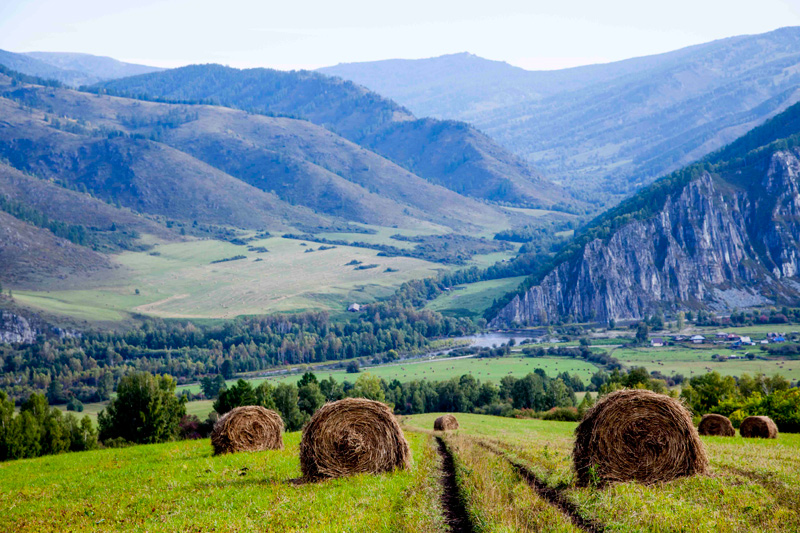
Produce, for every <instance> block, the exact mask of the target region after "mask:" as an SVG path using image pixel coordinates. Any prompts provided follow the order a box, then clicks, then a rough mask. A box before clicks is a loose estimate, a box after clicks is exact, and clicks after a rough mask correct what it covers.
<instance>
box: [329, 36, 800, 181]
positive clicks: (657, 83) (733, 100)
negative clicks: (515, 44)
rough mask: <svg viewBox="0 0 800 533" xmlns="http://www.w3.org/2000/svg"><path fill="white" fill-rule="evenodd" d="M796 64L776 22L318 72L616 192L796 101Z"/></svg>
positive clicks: (554, 172)
mask: <svg viewBox="0 0 800 533" xmlns="http://www.w3.org/2000/svg"><path fill="white" fill-rule="evenodd" d="M798 65H800V29H798V28H783V29H780V30H776V31H773V32H770V33H767V34H763V35H745V36H738V37H732V38H729V39H723V40H719V41H714V42H711V43H705V44H701V45H697V46H692V47H688V48H685V49H681V50H677V51H674V52H669V53H665V54H660V55H655V56H648V57H642V58H634V59H629V60H625V61H620V62H616V63H610V64H604V65H591V66H587V67H578V68H573V69H566V70H560V71H539V72H526V71H522V70H521V69H517V68H516V67H512V66H510V65H506V64H503V63H499V62H490V61H486V60H483V59H480V58H476V57H475V56H471V55H469V54H457V55H454V56H444V57H441V58H433V59H428V60H417V61H410V62H399V61H396V60H393V61H387V62H376V63H367V64H361V65H359V64H349V65H338V66H336V67H329V68H325V69H322V71H323V72H325V73H328V74H333V75H340V76H343V77H345V78H347V79H352V80H353V81H355V82H356V83H360V84H363V85H365V86H366V87H369V88H370V89H372V90H375V91H377V92H380V93H381V94H385V95H387V96H389V97H391V98H394V99H396V100H397V101H398V102H399V103H401V104H403V105H407V106H408V107H410V108H411V109H412V111H414V112H418V113H425V114H430V115H432V116H437V117H443V118H453V119H458V120H465V121H467V122H469V123H471V124H475V125H476V126H477V127H479V128H480V129H481V130H483V131H485V132H486V133H488V134H489V135H490V136H492V137H493V138H494V139H496V140H498V141H499V142H500V143H501V144H503V145H504V146H506V147H508V148H510V149H511V150H513V151H514V152H515V153H517V154H519V155H521V156H523V157H525V158H526V159H528V160H529V161H531V162H532V163H534V164H535V165H536V166H537V167H538V168H540V169H541V170H542V171H543V172H544V173H545V175H546V176H550V177H552V178H553V179H556V180H557V181H558V182H559V183H563V184H565V185H568V186H569V187H570V188H572V189H574V190H579V191H580V190H587V189H588V190H589V191H592V192H601V193H605V192H606V191H608V190H610V191H611V192H612V193H613V194H616V195H619V194H626V193H628V192H630V191H632V190H635V189H636V188H637V187H639V186H641V185H644V184H647V183H649V182H651V181H653V180H654V179H655V178H657V177H658V176H659V175H662V174H664V173H665V172H669V171H671V170H674V169H676V168H680V167H682V166H684V165H686V164H689V163H691V162H692V161H693V160H696V159H698V158H700V157H702V156H704V155H706V154H708V153H710V152H713V151H714V150H716V149H718V148H720V147H722V146H723V145H725V144H726V143H728V142H731V141H732V140H734V139H735V138H737V137H738V136H740V135H742V134H743V133H745V132H746V131H747V130H748V129H750V128H752V127H754V126H756V125H758V124H759V123H761V122H763V121H764V120H765V119H767V118H769V117H771V116H774V115H775V114H777V113H779V112H781V111H782V110H784V109H786V108H787V107H788V106H790V105H792V104H793V103H795V102H797V101H798V100H800V92H798V91H797V90H796V89H797V87H798V85H800V69H798ZM437 72H438V75H437ZM487 80H488V81H487Z"/></svg>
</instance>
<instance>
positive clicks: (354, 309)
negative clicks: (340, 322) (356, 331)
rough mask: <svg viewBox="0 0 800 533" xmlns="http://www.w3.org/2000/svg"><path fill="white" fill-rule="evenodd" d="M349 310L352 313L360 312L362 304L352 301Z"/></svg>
mask: <svg viewBox="0 0 800 533" xmlns="http://www.w3.org/2000/svg"><path fill="white" fill-rule="evenodd" d="M347 310H348V311H349V312H351V313H358V312H359V311H361V306H360V305H358V304H356V303H352V304H350V307H348V308H347Z"/></svg>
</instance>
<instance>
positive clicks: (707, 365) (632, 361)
mask: <svg viewBox="0 0 800 533" xmlns="http://www.w3.org/2000/svg"><path fill="white" fill-rule="evenodd" d="M746 352H750V353H754V354H756V355H762V354H763V352H762V351H761V350H759V349H758V347H757V346H750V347H747V349H746V350H738V351H732V350H729V349H725V348H700V349H692V348H684V347H681V346H668V347H663V348H650V347H647V348H616V349H614V350H613V351H612V355H613V356H614V357H616V358H617V359H619V360H620V362H621V363H622V364H624V365H626V366H629V367H632V366H644V367H645V368H647V369H648V370H649V371H653V370H658V371H660V372H661V373H663V374H665V375H672V374H683V375H684V376H685V377H687V378H691V377H693V376H698V375H702V374H705V373H707V372H710V371H717V372H719V373H720V374H722V375H725V376H741V375H742V374H744V373H749V374H756V373H758V372H761V373H763V374H766V375H769V376H771V375H773V374H781V375H782V376H784V377H785V378H788V379H800V361H797V360H795V361H792V360H785V359H773V360H759V359H754V360H752V361H749V360H747V359H736V360H731V361H725V362H719V361H714V360H712V359H711V356H712V355H714V354H719V355H724V356H728V355H731V354H736V355H742V354H744V353H746Z"/></svg>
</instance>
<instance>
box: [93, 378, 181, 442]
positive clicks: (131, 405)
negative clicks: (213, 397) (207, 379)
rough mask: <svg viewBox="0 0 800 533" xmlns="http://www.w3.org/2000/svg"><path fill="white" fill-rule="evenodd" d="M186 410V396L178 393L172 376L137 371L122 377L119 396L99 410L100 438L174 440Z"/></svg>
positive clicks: (137, 440)
mask: <svg viewBox="0 0 800 533" xmlns="http://www.w3.org/2000/svg"><path fill="white" fill-rule="evenodd" d="M185 414H186V397H185V396H182V397H181V398H178V397H177V396H176V395H175V380H174V379H172V377H171V376H167V375H163V376H154V375H152V374H150V373H149V372H134V373H131V374H128V375H127V376H124V377H123V378H122V379H120V381H119V385H118V386H117V397H116V398H114V399H112V400H111V402H110V403H109V404H108V407H106V408H105V409H104V410H103V411H101V412H100V415H99V416H98V418H97V422H98V425H99V426H100V439H101V440H107V439H117V438H121V439H124V440H125V441H127V442H135V443H155V442H166V441H169V440H173V439H174V438H175V437H176V436H177V434H178V425H179V424H180V421H181V418H183V416H184V415H185Z"/></svg>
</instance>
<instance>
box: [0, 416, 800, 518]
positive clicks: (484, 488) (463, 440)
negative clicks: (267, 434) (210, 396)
mask: <svg viewBox="0 0 800 533" xmlns="http://www.w3.org/2000/svg"><path fill="white" fill-rule="evenodd" d="M437 416H438V414H435V413H431V414H425V415H414V416H406V417H400V422H401V425H402V427H403V428H404V431H405V435H406V438H407V439H408V440H409V442H410V445H411V448H412V453H413V461H412V467H411V469H410V470H407V471H396V472H393V473H389V474H381V475H358V476H353V477H349V478H342V479H337V480H331V481H325V482H321V483H299V482H298V478H299V476H300V467H299V458H298V446H299V440H300V433H298V432H295V433H289V434H286V435H285V436H284V442H285V446H286V448H285V449H284V450H281V451H267V452H258V453H239V454H232V455H225V456H220V457H214V456H212V455H211V446H210V443H209V441H208V439H203V440H198V441H184V442H176V443H167V444H157V445H145V446H134V447H131V448H123V449H105V450H99V451H93V452H81V453H72V454H63V455H59V456H50V457H42V458H38V459H28V460H20V461H11V462H6V463H0V491H2V493H3V498H2V499H1V500H0V531H20V532H29V531H31V532H33V531H36V532H40V531H46V532H47V531H315V532H316V531H324V532H339V531H346V532H351V531H353V532H362V531H363V532H383V531H386V532H395V531H417V532H439V531H448V527H447V522H446V518H445V516H446V515H447V512H448V511H449V510H451V508H452V505H453V504H452V499H447V498H445V499H444V500H443V495H444V494H445V488H444V485H443V484H442V483H441V480H442V478H443V474H444V472H446V470H445V467H444V464H445V463H444V461H443V460H442V457H440V455H439V453H438V452H437V437H440V438H442V440H443V444H444V446H445V448H446V449H447V450H449V452H450V453H451V454H452V456H453V459H454V463H455V483H456V487H457V490H458V493H459V496H460V498H461V499H462V501H463V502H464V505H465V507H466V513H467V516H468V518H469V520H470V522H471V523H472V526H473V527H474V530H475V531H478V532H517V531H544V532H573V531H581V529H579V528H578V527H576V518H577V519H579V520H582V521H583V522H584V523H586V522H589V523H591V524H593V525H594V526H598V527H600V528H604V530H605V531H626V532H633V531H659V532H672V531H675V532H679V531H680V532H688V531H692V532H693V531H703V532H706V531H708V532H712V531H722V532H739V531H748V532H760V531H776V532H796V531H798V530H800V506H798V503H799V502H800V479H798V476H797V472H798V471H800V435H788V434H782V435H780V436H779V438H778V439H777V440H746V439H742V438H741V437H739V436H737V437H733V438H721V437H703V442H704V444H705V446H706V449H707V451H708V454H709V456H710V460H711V472H710V473H709V474H708V475H702V476H695V477H689V478H679V479H676V480H674V481H670V482H666V483H657V484H653V485H642V484H638V483H632V482H631V483H618V484H614V485H611V486H608V487H605V488H592V487H588V488H578V487H576V486H575V484H574V476H573V473H572V467H571V457H570V453H571V450H572V443H573V436H572V435H573V431H574V429H575V427H576V424H575V423H569V422H548V421H542V420H518V419H509V418H500V417H491V416H482V415H469V414H457V415H456V416H457V418H458V420H459V423H460V429H459V430H457V431H453V432H447V433H444V434H443V433H432V432H431V431H430V430H431V428H432V427H433V421H434V420H435V418H436V417H437ZM515 464H516V465H521V466H522V467H524V468H525V469H527V470H528V471H529V472H531V473H532V474H533V475H535V476H536V478H537V479H538V480H539V481H540V482H541V483H542V484H543V485H544V486H545V487H547V489H548V492H547V494H546V495H543V492H541V491H537V490H534V489H533V488H532V487H531V485H529V481H528V480H527V479H526V478H525V477H523V475H522V473H521V472H520V470H519V468H518V466H514V465H515ZM448 494H450V495H451V496H452V494H451V493H448ZM553 495H556V497H560V498H563V500H564V501H566V502H567V504H568V507H564V506H563V505H562V506H556V505H553V503H552V501H553V499H554V498H553Z"/></svg>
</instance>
